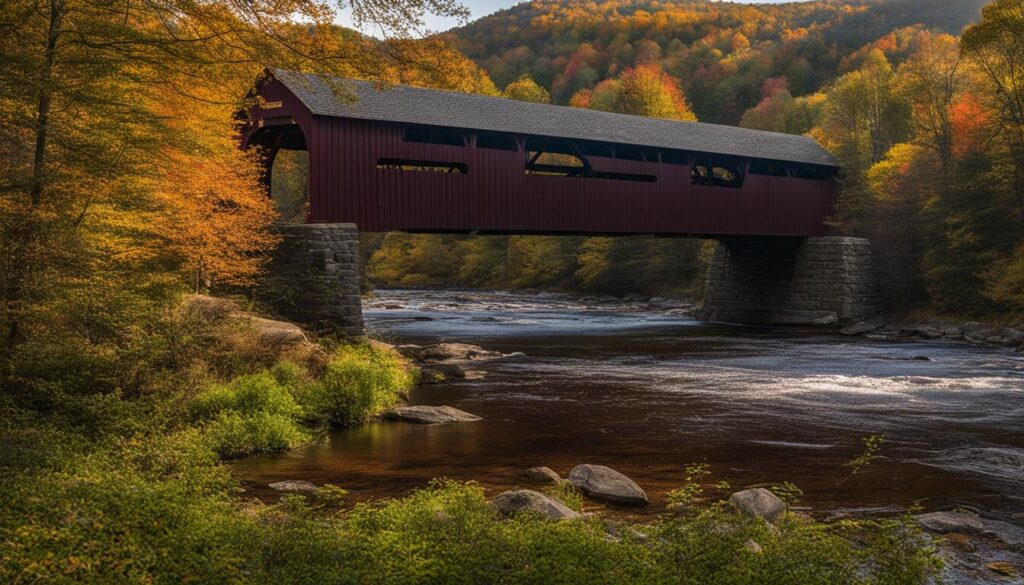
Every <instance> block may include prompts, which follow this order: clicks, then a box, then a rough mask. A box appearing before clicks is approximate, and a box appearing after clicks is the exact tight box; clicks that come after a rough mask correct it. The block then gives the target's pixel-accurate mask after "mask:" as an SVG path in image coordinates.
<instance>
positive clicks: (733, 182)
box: [690, 156, 743, 189]
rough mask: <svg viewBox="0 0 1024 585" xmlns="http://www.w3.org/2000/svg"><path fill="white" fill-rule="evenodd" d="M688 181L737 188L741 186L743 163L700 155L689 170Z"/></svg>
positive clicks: (708, 185)
mask: <svg viewBox="0 0 1024 585" xmlns="http://www.w3.org/2000/svg"><path fill="white" fill-rule="evenodd" d="M690 182H691V183H693V184H694V185H704V186H707V187H728V188H731V189H738V188H740V187H742V186H743V165H742V164H741V163H740V162H739V161H735V160H730V159H727V158H722V157H714V156H700V157H697V161H696V163H695V164H694V165H693V169H692V170H691V171H690Z"/></svg>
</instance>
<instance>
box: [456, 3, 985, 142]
mask: <svg viewBox="0 0 1024 585" xmlns="http://www.w3.org/2000/svg"><path fill="white" fill-rule="evenodd" d="M984 4H986V1H985V0H957V1H950V0H873V1H867V0H861V1H853V2H851V1H836V0H823V1H818V2H804V3H788V4H759V5H751V4H733V3H726V2H708V1H691V0H685V1H666V0H606V1H600V2H594V1H583V0H580V1H571V2H560V1H555V0H535V1H533V2H527V3H523V4H519V5H516V6H513V7H512V8H509V9H507V10H502V11H499V12H496V13H494V14H492V15H489V16H486V17H484V18H481V19H479V20H477V21H475V22H472V23H470V24H469V25H467V26H465V27H462V28H458V29H455V30H453V31H452V32H451V33H450V34H451V35H452V37H453V38H454V39H455V42H456V44H457V45H458V47H459V48H460V49H461V50H462V52H464V53H465V54H466V55H467V56H468V57H470V58H471V59H473V60H474V61H476V62H477V63H478V64H480V65H481V66H483V67H484V68H485V69H486V70H487V72H488V74H489V75H490V76H491V78H492V79H493V80H494V82H495V84H497V86H498V87H505V86H506V85H508V84H509V83H511V82H512V81H514V80H515V79H517V78H519V77H520V76H522V75H524V74H528V75H530V76H531V77H532V78H533V79H534V80H535V81H536V82H537V83H538V84H540V85H541V86H542V87H544V88H546V89H548V90H549V91H550V93H551V99H552V101H553V102H555V103H562V104H566V103H569V101H570V99H571V98H572V96H573V95H574V94H575V93H576V92H578V91H579V90H581V89H589V88H593V87H594V86H595V85H597V84H598V83H599V82H600V81H602V80H604V79H608V78H612V77H614V76H615V75H617V74H618V73H619V72H620V71H622V70H623V69H625V68H628V67H632V66H636V65H641V64H650V63H656V64H659V65H661V67H662V69H663V70H664V71H666V72H667V73H669V74H670V75H672V76H674V77H677V78H679V80H680V83H681V85H682V89H683V91H684V92H685V94H686V97H687V99H688V100H689V101H690V103H691V105H692V108H693V110H694V112H695V113H696V114H697V117H698V118H699V119H700V120H702V121H706V122H721V123H728V124H737V123H739V121H740V119H741V117H742V115H743V113H744V111H745V110H746V109H748V108H751V107H753V106H754V105H756V104H757V103H758V101H759V100H760V99H761V97H762V85H763V83H764V81H765V80H766V79H769V78H777V77H785V78H786V80H787V83H788V87H789V90H790V92H791V93H792V94H793V95H796V96H799V95H806V94H810V93H813V92H816V91H817V90H818V89H820V88H821V87H822V85H823V84H825V83H827V82H828V81H830V80H832V79H834V78H835V77H837V76H838V74H841V73H843V72H845V71H846V70H849V69H850V68H852V67H853V66H854V65H856V61H857V58H858V55H859V54H861V53H862V52H863V51H862V48H863V47H864V46H865V45H870V44H877V45H879V46H880V47H881V48H883V50H884V51H885V52H886V53H887V56H888V57H889V58H890V60H891V61H893V62H894V63H898V62H899V61H900V60H901V58H903V57H904V56H905V53H906V52H907V46H908V44H909V42H910V39H911V38H912V36H913V32H914V30H915V29H922V28H923V29H929V30H937V31H942V32H947V33H950V34H954V35H956V34H959V32H960V31H961V30H962V29H963V27H964V26H966V25H967V24H969V23H971V22H973V21H975V20H977V18H978V17H979V15H980V11H981V7H982V6H983V5H984Z"/></svg>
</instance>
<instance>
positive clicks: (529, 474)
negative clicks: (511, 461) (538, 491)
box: [523, 467, 562, 483]
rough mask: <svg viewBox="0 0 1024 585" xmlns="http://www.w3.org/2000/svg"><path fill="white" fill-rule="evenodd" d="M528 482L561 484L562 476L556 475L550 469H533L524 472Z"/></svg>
mask: <svg viewBox="0 0 1024 585" xmlns="http://www.w3.org/2000/svg"><path fill="white" fill-rule="evenodd" d="M523 477H524V478H525V479H526V480H527V481H532V482H534V483H561V481H562V476H560V475H558V474H557V473H555V471H554V470H553V469H551V468H550V467H531V468H529V469H527V470H526V471H524V472H523Z"/></svg>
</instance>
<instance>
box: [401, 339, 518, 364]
mask: <svg viewBox="0 0 1024 585" xmlns="http://www.w3.org/2000/svg"><path fill="white" fill-rule="evenodd" d="M500 356H501V354H500V353H498V352H496V351H488V350H486V349H484V348H482V347H480V346H479V345H470V344H468V343H438V344H435V345H428V346H427V347H424V348H421V349H420V351H419V352H418V357H419V359H421V360H423V361H425V362H431V361H436V362H440V361H445V360H472V359H480V358H488V357H500Z"/></svg>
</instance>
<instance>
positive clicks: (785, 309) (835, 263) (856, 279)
mask: <svg viewBox="0 0 1024 585" xmlns="http://www.w3.org/2000/svg"><path fill="white" fill-rule="evenodd" d="M878 311H879V299H878V297H877V293H876V283H875V279H874V274H873V270H872V263H871V243H870V242H869V241H868V240H865V239H863V238H847V237H822V238H780V237H735V238H732V237H730V238H722V239H721V240H719V243H718V246H717V247H716V249H715V255H714V258H713V260H712V262H711V270H710V272H709V275H708V284H707V292H706V295H705V301H704V309H703V315H702V316H703V318H704V319H706V320H709V321H723V322H732V323H751V324H775V325H810V324H814V325H831V324H836V323H840V324H842V323H852V322H855V321H860V320H863V319H866V318H868V317H871V316H873V315H875V314H876V313H877V312H878Z"/></svg>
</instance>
